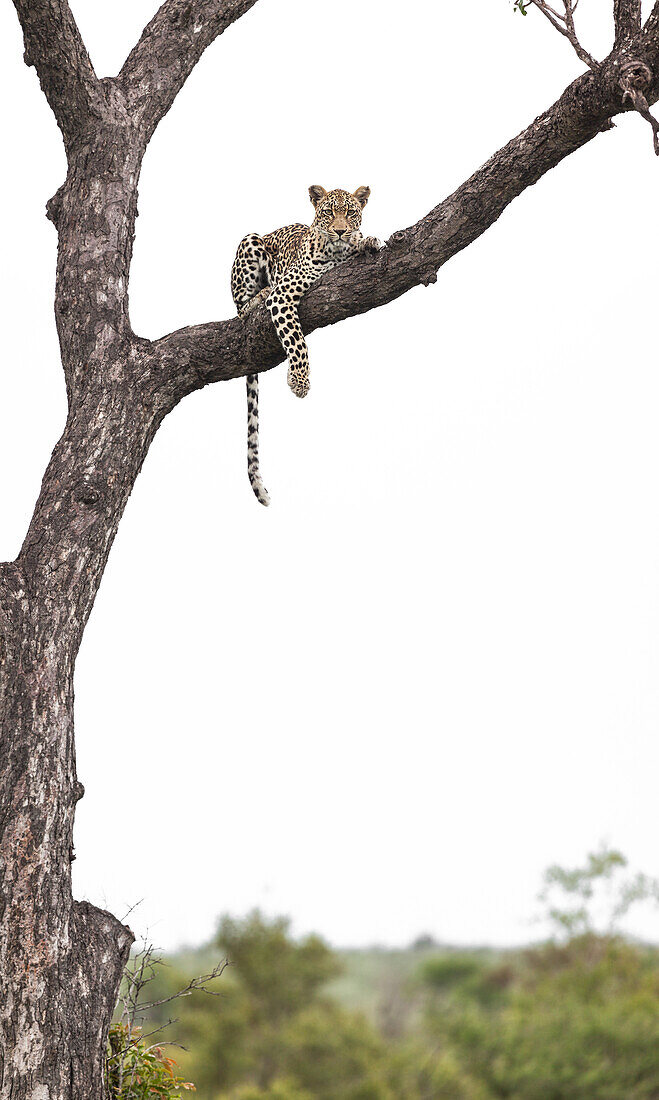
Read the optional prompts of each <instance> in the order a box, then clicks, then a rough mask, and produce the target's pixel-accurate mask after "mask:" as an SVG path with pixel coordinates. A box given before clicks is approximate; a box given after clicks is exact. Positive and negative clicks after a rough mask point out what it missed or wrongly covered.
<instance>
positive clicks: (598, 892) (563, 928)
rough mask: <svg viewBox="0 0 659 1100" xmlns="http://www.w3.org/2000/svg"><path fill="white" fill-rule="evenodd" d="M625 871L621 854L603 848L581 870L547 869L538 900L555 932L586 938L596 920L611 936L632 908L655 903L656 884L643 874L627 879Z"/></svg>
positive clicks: (657, 896) (658, 897) (658, 887)
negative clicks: (646, 903)
mask: <svg viewBox="0 0 659 1100" xmlns="http://www.w3.org/2000/svg"><path fill="white" fill-rule="evenodd" d="M626 868H627V860H626V859H625V857H624V856H623V854H622V852H618V851H616V849H615V848H607V847H605V846H602V847H601V848H600V849H599V851H597V852H591V853H590V854H589V855H588V856H587V858H586V863H585V866H583V867H574V868H566V867H559V866H557V865H553V866H552V867H549V868H547V870H546V871H545V875H544V888H543V891H542V893H541V894H540V900H541V901H543V902H544V903H545V904H546V905H547V906H548V914H547V915H548V917H549V920H550V921H551V923H552V924H553V925H554V926H555V928H556V929H557V931H559V932H562V933H567V935H569V936H578V935H585V934H586V933H588V932H594V931H595V924H596V922H597V921H598V920H599V922H600V924H602V925H603V931H604V933H605V934H611V933H613V932H614V931H615V930H616V929H617V928H618V926H619V924H620V921H621V920H622V919H623V917H625V916H626V915H627V913H628V912H629V910H630V909H631V908H632V906H633V905H635V904H637V903H638V902H644V901H655V902H656V901H658V900H659V882H658V881H657V880H656V879H652V878H649V877H648V876H647V875H643V874H636V875H631V876H630V875H626V874H625V873H624V872H625V870H626ZM556 898H558V900H555V899H556Z"/></svg>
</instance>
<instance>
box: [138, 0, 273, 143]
mask: <svg viewBox="0 0 659 1100" xmlns="http://www.w3.org/2000/svg"><path fill="white" fill-rule="evenodd" d="M255 3H256V0H166V3H164V4H163V5H162V7H161V8H160V9H159V11H158V12H157V13H156V15H154V17H153V19H152V20H151V22H150V23H149V24H148V25H147V26H146V27H145V29H144V32H143V34H142V37H141V38H140V40H139V42H138V43H137V45H136V46H135V48H134V49H133V50H132V51H131V53H130V54H129V56H128V58H127V59H126V62H125V64H124V66H123V68H122V70H121V72H120V74H119V81H120V82H121V84H122V85H123V86H124V88H125V91H126V94H127V98H128V109H129V111H130V113H131V115H132V117H133V121H134V122H135V124H136V125H137V126H138V128H139V129H140V131H141V132H142V134H143V135H144V139H145V141H148V140H149V138H150V136H151V134H152V133H153V131H154V130H155V128H156V126H157V125H158V123H159V122H160V119H161V118H162V117H163V116H164V115H165V114H166V113H167V111H168V110H169V108H170V107H171V105H172V103H173V102H174V99H175V98H176V96H177V94H178V92H179V91H180V90H181V88H182V87H183V84H184V83H185V81H186V80H187V78H188V76H189V75H190V73H191V72H192V70H193V68H194V67H195V65H196V64H197V62H198V60H199V58H200V57H201V55H202V53H203V52H204V50H205V49H206V48H207V47H208V46H210V44H211V42H214V41H215V39H216V38H217V36H218V35H220V34H222V32H223V31H224V30H226V28H227V27H228V26H230V25H231V23H234V22H235V21H236V19H239V18H240V16H241V15H244V14H245V12H247V11H249V9H250V8H252V7H254V4H255Z"/></svg>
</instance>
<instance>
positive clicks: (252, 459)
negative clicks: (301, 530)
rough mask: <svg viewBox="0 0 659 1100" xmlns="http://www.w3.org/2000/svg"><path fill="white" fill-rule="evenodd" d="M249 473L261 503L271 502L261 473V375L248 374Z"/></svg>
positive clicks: (251, 483)
mask: <svg viewBox="0 0 659 1100" xmlns="http://www.w3.org/2000/svg"><path fill="white" fill-rule="evenodd" d="M247 473H248V474H249V481H250V485H251V486H252V489H253V490H254V496H255V497H256V499H257V500H258V502H259V504H265V505H266V506H267V505H268V504H269V503H270V497H269V496H268V491H267V489H266V487H265V485H264V484H263V482H262V481H261V474H260V473H259V376H258V374H248V375H247Z"/></svg>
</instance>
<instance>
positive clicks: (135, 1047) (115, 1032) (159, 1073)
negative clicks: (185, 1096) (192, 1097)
mask: <svg viewBox="0 0 659 1100" xmlns="http://www.w3.org/2000/svg"><path fill="white" fill-rule="evenodd" d="M139 1032H140V1029H139V1028H136V1029H131V1028H130V1026H129V1025H128V1024H124V1023H114V1024H113V1025H112V1027H111V1028H110V1034H109V1037H108V1055H107V1063H106V1077H107V1085H108V1091H109V1094H110V1096H111V1097H112V1100H153V1097H155V1096H166V1097H169V1098H170V1100H180V1098H181V1090H184V1091H186V1092H194V1091H195V1087H194V1085H193V1084H192V1082H191V1081H184V1080H183V1078H182V1077H178V1076H177V1075H176V1072H175V1067H176V1064H177V1063H176V1062H175V1061H174V1059H173V1058H167V1057H166V1056H165V1055H164V1054H163V1051H162V1049H161V1048H160V1047H157V1046H152V1047H150V1046H147V1043H146V1041H145V1040H144V1039H140V1037H139Z"/></svg>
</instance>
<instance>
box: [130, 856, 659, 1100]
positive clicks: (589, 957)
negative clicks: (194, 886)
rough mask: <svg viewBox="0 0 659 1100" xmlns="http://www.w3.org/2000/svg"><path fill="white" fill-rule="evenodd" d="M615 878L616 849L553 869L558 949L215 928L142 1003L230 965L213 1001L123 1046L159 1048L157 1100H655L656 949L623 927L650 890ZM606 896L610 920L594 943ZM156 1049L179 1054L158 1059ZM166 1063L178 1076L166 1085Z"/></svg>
mask: <svg viewBox="0 0 659 1100" xmlns="http://www.w3.org/2000/svg"><path fill="white" fill-rule="evenodd" d="M624 869H625V860H624V859H623V857H622V856H621V855H620V854H619V853H618V852H613V851H609V850H603V851H601V852H598V853H595V854H593V855H591V856H589V857H588V862H587V864H586V866H585V867H583V868H577V869H576V870H564V869H562V868H558V867H553V868H550V870H549V871H548V872H547V874H546V876H545V891H544V893H543V895H542V896H543V899H544V901H545V903H546V905H547V906H548V913H549V916H550V918H551V919H552V921H553V922H554V925H555V928H556V935H555V936H554V938H553V939H552V940H551V941H549V942H547V943H545V944H543V945H540V946H536V947H533V948H526V949H520V950H516V951H508V952H496V951H487V950H473V951H469V950H460V951H455V950H450V949H449V948H440V947H437V946H436V945H435V944H434V943H433V941H432V939H431V938H430V937H421V938H420V939H419V940H418V941H417V943H416V944H415V945H413V946H412V947H410V948H409V949H408V950H405V951H382V950H371V951H368V950H365V951H350V952H343V953H339V952H335V951H332V950H331V949H330V948H329V947H328V946H327V945H326V944H325V943H324V942H323V941H322V940H320V939H319V938H318V937H316V936H309V937H307V938H306V939H303V940H301V941H296V940H294V939H293V938H292V937H291V934H290V929H289V923H288V921H287V920H285V919H276V920H268V919H266V918H265V917H263V916H262V915H261V914H259V913H258V912H255V913H252V914H251V915H250V916H248V917H247V918H244V919H242V920H235V919H232V918H230V917H225V918H223V919H222V921H221V922H220V925H219V929H218V933H217V937H216V939H215V941H214V943H213V944H211V945H208V946H207V947H206V948H204V949H203V950H200V951H198V952H188V953H185V954H180V955H178V956H173V957H172V958H170V959H168V960H167V965H165V966H157V967H155V969H153V970H152V969H151V962H152V960H151V959H149V977H152V980H151V981H149V982H148V983H147V985H146V986H145V989H146V990H148V994H147V996H148V1000H149V1001H150V1002H153V1001H163V1000H164V999H166V998H169V997H170V996H172V995H173V994H174V993H176V991H177V990H179V989H181V988H185V987H186V986H187V985H188V983H189V982H190V980H191V978H192V977H193V975H194V974H195V973H199V972H200V971H202V970H205V971H208V970H210V969H212V967H213V966H214V965H215V964H217V963H219V962H221V960H222V959H223V958H224V957H226V958H227V959H228V960H229V961H230V966H229V967H228V968H227V969H225V970H224V971H223V973H222V974H221V976H220V977H219V978H217V979H215V980H214V981H213V982H212V983H211V984H210V985H209V986H208V988H209V990H212V991H214V992H216V993H218V994H219V996H210V995H208V994H204V993H203V992H197V993H193V994H192V995H190V996H186V997H184V998H182V999H178V1000H175V1001H166V1002H165V1003H162V1004H157V1005H155V1006H154V1007H153V1008H151V1009H150V1010H149V1012H148V1013H146V1014H144V1013H143V1015H145V1020H144V1023H143V1032H142V1035H144V1036H145V1038H144V1039H143V1040H142V1043H139V1042H137V1043H136V1040H135V1038H133V1044H134V1049H135V1047H137V1048H139V1047H140V1046H142V1047H143V1048H144V1049H145V1050H146V1049H147V1048H149V1047H150V1048H152V1049H151V1051H150V1057H151V1058H152V1059H155V1062H157V1061H158V1059H161V1064H159V1065H158V1067H157V1068H158V1070H159V1072H161V1077H162V1081H164V1084H160V1085H158V1087H157V1088H155V1089H154V1090H153V1091H152V1092H151V1093H150V1095H154V1092H155V1094H160V1095H168V1096H172V1097H175V1096H178V1095H183V1094H184V1092H185V1090H186V1089H188V1090H189V1089H190V1084H189V1083H190V1082H194V1084H195V1086H196V1090H197V1094H198V1095H199V1096H200V1097H201V1098H202V1100H504V1098H506V1100H657V1098H659V951H658V950H657V949H655V948H651V947H648V946H644V945H640V944H637V943H633V942H629V941H628V940H626V939H625V938H624V937H623V936H622V935H621V934H620V933H619V932H618V931H617V926H618V922H619V921H620V920H621V919H622V918H623V917H624V915H625V913H626V912H627V910H628V909H629V907H630V906H631V905H632V904H635V903H636V902H638V901H647V900H649V899H656V897H657V896H658V895H659V891H658V889H657V884H656V883H655V882H654V881H653V880H650V879H648V878H646V877H645V876H641V875H637V876H635V877H633V878H629V877H628V876H626V874H625V870H624ZM602 887H605V889H604V890H602ZM601 896H606V898H607V899H608V904H609V913H608V918H607V920H606V921H605V924H604V926H603V927H602V926H599V927H597V928H596V927H595V917H594V915H593V914H594V913H595V912H601V908H602V906H601ZM172 1015H173V1016H176V1017H178V1019H177V1022H176V1023H175V1024H173V1025H172V1026H171V1027H169V1028H168V1030H167V1032H166V1033H165V1032H161V1031H156V1030H155V1029H159V1028H161V1027H162V1026H163V1025H165V1024H166V1023H167V1020H168V1019H169V1018H170V1017H171V1016H172ZM154 1031H155V1036H156V1037H155V1038H148V1034H149V1033H153V1032H154ZM117 1035H119V1038H120V1037H121V1035H123V1036H124V1040H125V1032H121V1033H117V1032H115V1042H117V1041H118V1038H117ZM166 1037H171V1038H174V1039H176V1041H177V1042H179V1043H181V1044H183V1045H184V1046H185V1047H187V1048H188V1049H187V1051H179V1050H176V1049H172V1050H170V1049H169V1048H165V1047H162V1048H156V1049H155V1053H154V1049H153V1048H154V1044H158V1043H160V1042H164V1039H165V1038H166ZM165 1051H166V1053H165ZM169 1057H171V1058H172V1059H175V1060H176V1062H177V1063H178V1066H174V1065H173V1064H170V1063H168V1064H167V1067H166V1069H167V1072H165V1070H163V1065H162V1060H163V1059H166V1058H169ZM179 1075H180V1078H181V1080H180V1081H179V1084H178V1085H176V1084H175V1079H176V1077H177V1076H179ZM135 1076H136V1074H135V1073H133V1083H132V1084H131V1085H130V1088H132V1089H134V1088H135V1082H134V1077H135ZM147 1076H148V1075H147V1074H145V1075H144V1082H145V1088H146V1087H147ZM183 1082H186V1084H185V1086H184V1085H183ZM148 1087H150V1086H148ZM181 1088H183V1089H184V1092H183V1093H182V1092H179V1091H177V1090H179V1089H181ZM143 1095H144V1096H147V1095H149V1093H148V1092H146V1091H145V1092H144V1093H142V1092H137V1091H129V1086H128V1081H127V1079H126V1080H124V1082H123V1084H122V1089H121V1090H119V1089H118V1088H117V1087H115V1096H117V1097H121V1098H122V1100H133V1098H134V1097H135V1098H137V1097H141V1096H143Z"/></svg>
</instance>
